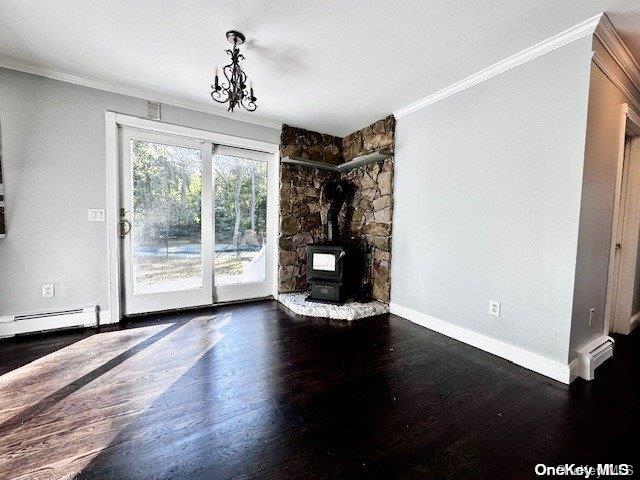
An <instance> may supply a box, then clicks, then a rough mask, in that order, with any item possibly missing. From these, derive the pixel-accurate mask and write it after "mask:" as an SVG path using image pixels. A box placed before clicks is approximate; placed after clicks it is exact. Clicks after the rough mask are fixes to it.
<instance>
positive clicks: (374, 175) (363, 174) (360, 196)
mask: <svg viewBox="0 0 640 480" xmlns="http://www.w3.org/2000/svg"><path fill="white" fill-rule="evenodd" d="M395 125H396V123H395V118H394V117H393V115H390V116H388V117H387V118H385V119H382V120H379V121H377V122H375V123H374V124H372V125H369V126H368V127H366V128H363V129H362V130H358V131H357V132H354V133H351V134H349V135H347V136H346V137H345V138H344V139H343V140H342V152H343V156H344V161H345V162H348V161H350V160H352V159H353V158H355V157H358V156H360V155H365V154H367V153H371V152H374V151H376V150H387V151H389V152H391V153H393V150H394V147H395ZM342 178H344V179H347V180H349V181H350V182H351V183H353V184H354V185H355V186H356V189H355V192H354V195H353V198H352V199H351V200H350V202H349V203H348V205H346V208H344V209H343V211H342V225H341V227H342V231H343V232H344V233H345V234H346V235H348V236H349V237H354V238H359V239H362V240H364V242H365V243H366V244H367V245H368V246H369V247H370V248H371V252H372V255H373V269H372V273H371V280H372V283H373V296H374V298H375V299H376V300H380V301H382V302H388V301H389V293H390V289H391V279H390V266H391V227H392V221H393V157H390V158H387V159H386V160H385V161H384V163H382V164H380V163H373V164H369V165H365V166H363V167H360V168H356V169H354V170H351V171H349V172H346V173H343V174H342Z"/></svg>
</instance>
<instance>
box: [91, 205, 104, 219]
mask: <svg viewBox="0 0 640 480" xmlns="http://www.w3.org/2000/svg"><path fill="white" fill-rule="evenodd" d="M104 219H105V213H104V209H101V208H90V209H89V221H90V222H104Z"/></svg>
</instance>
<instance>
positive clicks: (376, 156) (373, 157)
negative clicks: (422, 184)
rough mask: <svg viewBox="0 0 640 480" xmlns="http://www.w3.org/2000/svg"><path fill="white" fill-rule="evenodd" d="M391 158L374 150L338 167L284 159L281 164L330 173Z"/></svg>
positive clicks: (303, 160)
mask: <svg viewBox="0 0 640 480" xmlns="http://www.w3.org/2000/svg"><path fill="white" fill-rule="evenodd" d="M391 156H393V154H392V153H391V152H389V151H388V150H376V151H375V152H372V153H368V154H366V155H360V156H359V157H355V158H354V159H353V160H349V161H348V162H345V163H341V164H339V165H329V164H327V163H322V162H315V161H313V160H306V159H304V158H294V157H284V158H283V159H282V163H291V164H293V165H302V166H304V167H311V168H319V169H321V170H330V171H332V172H348V171H350V170H353V169H354V168H358V167H363V166H365V165H369V164H370V163H376V162H382V161H384V159H385V158H389V157H391Z"/></svg>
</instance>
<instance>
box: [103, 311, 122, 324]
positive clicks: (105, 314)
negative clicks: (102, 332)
mask: <svg viewBox="0 0 640 480" xmlns="http://www.w3.org/2000/svg"><path fill="white" fill-rule="evenodd" d="M118 321H119V320H116V319H112V318H111V312H110V311H109V310H99V311H98V325H108V324H110V323H118Z"/></svg>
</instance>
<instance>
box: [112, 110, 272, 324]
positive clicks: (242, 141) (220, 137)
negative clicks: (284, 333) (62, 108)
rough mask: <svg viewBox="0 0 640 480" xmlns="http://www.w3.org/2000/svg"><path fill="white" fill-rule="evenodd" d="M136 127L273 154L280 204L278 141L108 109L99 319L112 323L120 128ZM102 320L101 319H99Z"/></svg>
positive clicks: (115, 316) (118, 300) (117, 301)
mask: <svg viewBox="0 0 640 480" xmlns="http://www.w3.org/2000/svg"><path fill="white" fill-rule="evenodd" d="M119 127H133V128H138V129H142V130H148V131H153V132H161V133H166V134H170V135H178V136H183V137H188V138H196V139H200V140H207V141H210V142H212V143H214V144H216V145H226V146H229V147H237V148H244V149H247V150H253V151H258V152H264V153H267V154H271V155H273V157H274V161H273V165H274V167H275V172H274V173H275V174H274V175H271V176H270V182H271V183H273V182H275V183H276V184H271V185H269V188H274V193H275V202H274V203H275V206H277V205H279V203H280V198H279V197H280V189H279V188H278V185H277V182H278V179H279V178H280V160H279V150H280V147H279V145H278V144H277V143H270V142H264V141H261V140H254V139H251V138H244V137H236V136H233V135H228V134H225V133H217V132H210V131H207V130H200V129H196V128H191V127H185V126H182V125H173V124H170V123H165V122H159V121H156V120H148V119H146V118H140V117H135V116H131V115H124V114H121V113H117V112H109V111H107V112H105V147H106V151H105V154H106V155H105V158H106V175H107V202H106V207H107V208H106V222H107V281H108V286H109V289H108V305H109V310H108V311H107V312H104V311H103V312H100V318H101V319H102V318H104V319H105V320H107V319H108V322H109V323H116V322H118V321H120V319H121V318H122V281H121V275H122V260H121V254H122V252H121V242H120V235H119V232H118V223H119V221H120V213H119V208H120V207H119V205H120V175H119V148H118V147H119V146H118V128H119ZM268 223H272V224H273V225H272V228H271V231H273V232H275V235H274V238H273V241H272V242H271V246H270V248H271V249H272V252H271V253H272V255H273V262H272V266H271V271H270V272H269V274H270V275H271V276H272V282H271V284H272V289H273V291H272V292H271V293H272V295H273V297H274V298H277V288H278V287H277V285H278V281H277V280H278V278H277V277H278V234H279V227H280V225H279V222H278V215H272V218H270V219H268ZM100 323H102V322H100Z"/></svg>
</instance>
